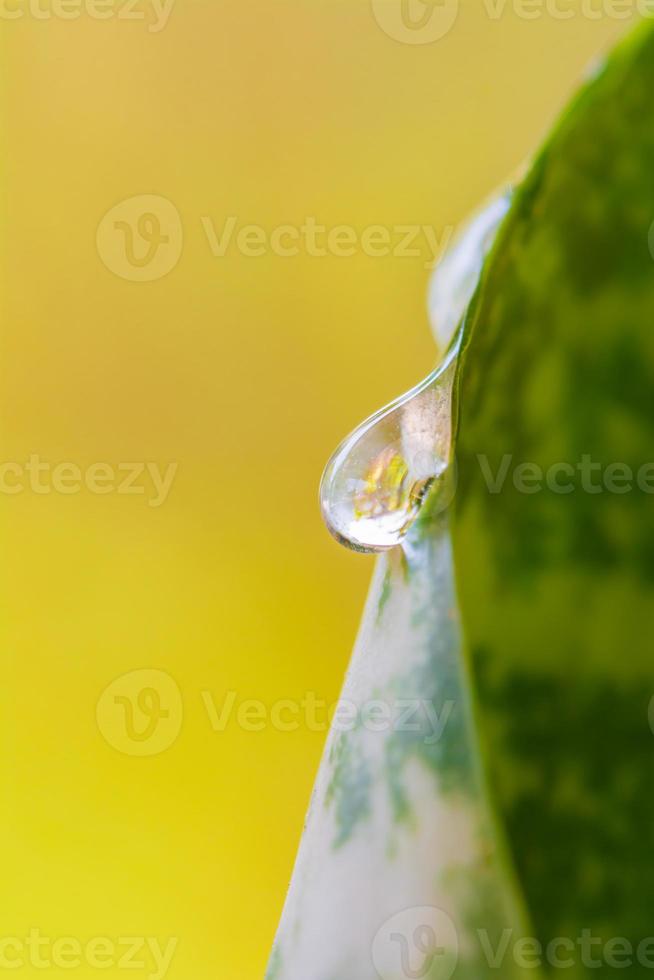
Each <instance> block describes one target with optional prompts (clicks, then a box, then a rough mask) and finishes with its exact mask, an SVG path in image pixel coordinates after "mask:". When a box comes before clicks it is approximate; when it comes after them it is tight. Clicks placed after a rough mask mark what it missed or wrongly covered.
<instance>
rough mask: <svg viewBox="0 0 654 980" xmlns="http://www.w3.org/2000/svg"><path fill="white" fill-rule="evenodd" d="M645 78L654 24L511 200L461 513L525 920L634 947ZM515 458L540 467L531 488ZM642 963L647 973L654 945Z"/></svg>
mask: <svg viewBox="0 0 654 980" xmlns="http://www.w3.org/2000/svg"><path fill="white" fill-rule="evenodd" d="M653 93H654V33H652V31H651V30H649V29H648V30H647V31H642V30H641V31H639V32H638V33H637V34H636V35H635V36H633V37H631V38H630V39H629V40H628V41H627V42H626V43H625V44H623V45H622V46H621V47H620V48H619V49H618V50H617V51H616V52H615V53H614V54H613V56H612V57H611V59H610V60H609V62H608V64H607V65H606V66H605V67H604V68H603V69H602V70H601V72H600V73H599V74H598V75H597V77H596V78H595V79H594V80H593V81H592V82H591V83H590V84H589V85H588V87H587V88H586V89H585V90H584V91H583V92H582V94H581V95H580V96H579V98H578V99H577V100H576V102H575V104H574V105H573V106H572V108H571V109H570V111H569V112H568V113H567V114H566V116H565V117H564V119H563V120H562V122H561V124H560V125H559V126H558V128H557V130H556V131H555V134H554V136H553V137H552V139H551V140H550V141H549V143H548V144H547V146H546V148H545V149H544V151H543V152H542V153H541V155H540V156H539V158H538V160H537V161H536V163H535V165H534V167H533V169H532V171H531V173H530V174H529V176H528V178H527V179H526V181H525V183H524V184H523V185H522V187H521V188H520V190H519V192H518V194H517V196H516V199H515V201H514V204H513V207H512V210H511V213H510V216H509V219H508V221H507V222H506V224H505V226H504V228H503V229H502V232H501V234H500V238H499V241H498V242H497V243H496V246H495V249H494V251H493V254H492V257H491V260H490V261H489V262H488V264H487V267H486V271H485V274H484V276H483V281H482V285H481V288H480V290H479V292H478V294H477V297H476V301H475V302H474V303H473V308H472V309H471V310H470V312H469V315H468V317H467V322H466V333H465V344H466V347H465V352H464V356H463V359H462V364H461V390H460V424H459V432H458V442H457V458H458V465H459V491H458V494H457V498H456V502H455V507H454V519H453V528H454V551H455V564H456V574H457V585H458V593H459V598H460V605H461V612H462V619H463V624H464V632H465V636H466V641H467V645H468V647H469V650H470V655H471V661H472V665H473V671H474V676H475V683H476V686H477V690H478V694H479V701H480V703H481V716H480V723H481V726H482V729H483V734H484V737H485V740H486V743H487V749H488V752H487V758H488V765H489V771H490V780H491V785H492V789H493V793H494V796H495V799H496V802H497V807H498V810H499V814H500V819H501V822H502V824H503V826H504V828H505V832H506V835H507V838H508V841H509V846H510V850H511V853H512V856H513V860H514V862H515V867H516V869H517V872H518V876H519V879H520V883H521V888H522V891H523V894H524V896H525V899H526V902H527V905H528V908H529V910H530V913H531V917H532V920H533V923H534V926H535V928H536V930H537V934H538V935H539V936H540V938H541V939H542V940H543V941H545V942H547V941H549V940H550V939H552V938H553V937H556V936H565V937H570V938H571V939H572V940H576V939H577V938H578V937H579V936H580V935H581V931H582V930H583V929H590V930H591V931H592V932H593V935H595V936H598V937H601V938H602V941H603V942H605V941H606V940H608V939H610V938H612V937H626V938H627V939H628V940H629V941H630V943H631V944H632V945H633V946H634V949H635V948H636V947H637V946H638V944H639V943H640V942H641V941H643V940H644V939H646V938H647V937H650V936H651V935H652V934H653V933H654V925H653V923H652V918H651V910H652V908H654V778H653V777H654V737H653V736H652V732H651V730H650V727H649V723H648V705H649V701H650V698H651V697H652V693H653V690H654V639H653V638H654V497H653V496H652V493H653V491H654V480H653V479H652V475H653V474H654V466H651V465H650V466H649V469H648V470H647V469H642V468H643V467H644V465H645V464H647V463H650V464H651V462H652V460H654V263H653V260H652V254H651V252H650V225H651V223H652V220H653V218H654V100H653V98H652V95H653ZM507 457H510V458H511V459H510V464H509V468H508V472H507V476H506V480H505V482H504V484H503V487H502V489H501V491H500V492H497V493H493V492H490V491H489V487H488V484H487V480H486V476H488V473H489V472H492V473H493V474H496V473H497V472H498V471H499V468H500V466H501V465H502V462H503V461H504V462H506V459H507ZM522 463H530V464H535V465H536V466H537V467H538V468H539V470H534V471H531V472H532V477H533V479H532V480H531V483H529V480H527V486H528V487H529V489H530V491H531V492H529V493H527V492H524V489H525V486H524V485H523V484H521V482H520V476H521V475H522V476H524V475H525V474H524V472H523V473H522V474H520V473H519V474H518V478H517V479H516V467H517V466H518V465H519V464H522ZM619 463H622V464H626V465H627V466H628V467H629V468H630V470H631V471H632V472H633V480H632V486H631V489H630V490H628V491H627V492H624V491H625V485H626V482H627V481H626V479H625V476H626V473H627V471H626V470H625V471H623V470H621V469H613V470H611V469H607V468H608V467H610V466H611V464H619ZM560 464H568V465H567V466H566V469H565V470H563V469H562V468H561V466H560ZM553 466H559V469H555V470H552V469H551V467H553ZM590 466H592V469H589V467H590ZM569 467H574V473H573V474H572V475H570V468H569ZM540 471H542V474H543V477H544V484H542V489H537V488H538V487H539V486H540V485H541V484H540V483H539V482H538V481H537V479H536V477H537V475H538V472H540ZM584 471H586V472H584ZM639 471H640V477H641V486H639V485H638V474H639ZM647 473H648V475H649V479H648V481H647V480H646V478H645V477H646V475H647ZM485 474H486V476H485ZM527 475H528V474H527ZM548 477H549V486H548V483H547V478H548ZM616 477H617V479H616ZM620 478H622V479H620ZM607 480H608V481H609V488H608V489H607V483H606V481H607ZM612 480H615V483H614V484H613V486H612V487H611V486H610V483H611V481H612ZM555 481H558V483H559V484H560V485H564V486H565V488H566V491H568V490H569V487H570V486H572V488H573V489H572V490H571V491H570V492H565V493H562V492H560V486H559V487H557V486H556V483H555ZM516 484H517V485H516ZM598 488H599V489H598ZM618 489H619V490H620V492H617V490H618ZM611 490H613V491H614V492H611ZM651 950H654V944H652V946H651ZM592 956H593V958H594V959H596V960H598V961H599V960H602V954H601V952H600V947H599V945H595V946H594V948H593V953H592ZM577 959H578V956H577ZM636 960H637V957H636V956H634V963H633V966H632V968H631V971H630V976H641V975H642V976H646V975H649V973H648V969H649V970H651V968H652V966H654V957H652V956H651V951H650V954H649V967H648V966H647V965H645V964H643V963H638V962H637V961H636ZM575 972H576V971H575ZM581 972H582V973H583V971H581ZM610 973H612V970H611V966H610V964H607V963H606V962H605V959H604V961H603V962H602V964H601V965H600V966H599V967H597V968H594V969H593V975H594V976H596V977H603V976H608V975H609V974H610ZM570 975H572V974H570Z"/></svg>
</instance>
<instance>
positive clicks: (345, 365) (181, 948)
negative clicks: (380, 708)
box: [0, 0, 642, 980]
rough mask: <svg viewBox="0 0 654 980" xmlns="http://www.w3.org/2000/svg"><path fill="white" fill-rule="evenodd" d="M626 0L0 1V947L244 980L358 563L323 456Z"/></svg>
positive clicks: (7, 959) (618, 24) (621, 24)
mask: <svg viewBox="0 0 654 980" xmlns="http://www.w3.org/2000/svg"><path fill="white" fill-rule="evenodd" d="M636 6H637V4H636V2H635V0H634V3H633V4H631V5H630V4H629V3H627V4H625V3H624V2H621V3H617V2H616V3H612V2H610V0H583V2H579V3H574V2H572V0H558V3H557V4H555V3H554V0H544V2H543V4H541V6H540V7H539V6H538V4H537V3H536V4H534V3H533V2H532V3H529V4H525V5H524V7H523V5H522V4H521V3H519V2H517V0H507V2H506V3H504V4H502V3H501V2H500V0H494V2H490V0H475V2H474V3H472V2H470V3H467V2H465V0H463V2H461V3H460V4H457V3H456V0H444V3H443V4H440V5H438V4H437V5H436V7H434V8H433V9H432V8H431V7H426V6H424V5H423V4H422V2H421V0H411V2H407V3H406V5H405V6H404V8H402V4H401V3H400V2H399V0H397V2H395V0H373V2H363V0H361V2H359V0H348V2H345V0H342V2H337V0H332V2H321V0H294V2H287V0H275V2H274V3H271V2H270V0H251V2H249V3H243V2H242V0H233V2H226V0H160V2H155V0H147V2H146V0H139V3H137V4H134V3H133V2H132V0H129V2H128V0H58V2H53V3H52V4H50V3H48V2H46V0H3V5H2V10H1V11H0V32H1V42H0V64H1V70H2V73H3V86H2V92H3V104H2V113H1V127H2V142H1V146H2V188H3V194H2V204H1V207H2V229H3V233H2V261H1V266H0V268H1V273H2V284H1V288H0V297H1V303H2V313H3V329H2V352H1V353H2V356H1V359H0V363H1V370H2V385H1V387H0V392H1V395H0V397H1V398H2V411H3V422H4V424H3V427H2V432H3V437H2V438H3V444H2V452H1V454H0V455H1V461H2V465H1V466H0V484H1V486H0V506H1V508H2V526H3V539H4V561H3V563H2V591H1V595H2V610H3V611H2V623H3V627H4V658H3V659H4V671H3V683H2V685H1V690H2V695H1V697H2V710H1V712H0V719H1V720H0V726H1V741H0V745H1V746H2V766H1V772H2V807H1V826H0V842H1V844H0V847H1V850H2V852H1V855H0V860H1V864H2V870H3V874H2V878H3V888H2V898H1V900H0V903H1V904H0V922H1V928H0V967H6V968H8V967H9V966H11V965H12V963H13V966H14V968H15V969H14V974H15V975H16V976H23V975H26V976H31V975H32V974H34V975H36V974H37V973H38V975H40V976H42V975H43V970H44V969H45V968H46V966H47V969H48V971H49V973H50V974H52V975H54V976H59V975H60V974H61V975H62V976H63V975H74V976H77V977H84V978H86V977H94V976H96V975H97V973H98V971H99V970H102V972H103V973H104V976H106V977H113V976H122V975H123V974H124V972H125V971H126V970H127V969H128V968H130V963H131V968H132V970H133V973H132V975H140V976H143V977H155V978H157V980H163V977H164V976H167V977H169V978H171V980H209V978H211V980H232V978H235V977H238V978H256V977H261V976H262V974H263V971H264V968H265V963H266V960H267V957H268V952H269V949H270V945H271V942H272V939H273V935H274V931H275V927H276V924H277V920H278V918H279V915H280V912H281V907H282V903H283V900H284V895H285V890H286V887H287V884H288V880H289V877H290V873H291V869H292V864H293V858H294V854H295V850H296V847H297V843H298V839H299V836H300V833H301V829H302V823H303V818H304V813H305V810H306V808H307V805H308V802H309V796H310V792H311V786H312V781H313V777H314V773H315V770H316V767H317V764H318V761H319V757H320V753H321V749H322V745H323V743H324V739H325V734H326V721H325V719H326V714H327V706H328V705H330V704H333V702H334V701H335V700H336V698H337V697H338V692H339V687H340V684H341V680H342V677H343V672H344V670H345V668H346V665H347V662H348V657H349V652H350V649H351V646H352V642H353V639H354V635H355V631H356V627H357V622H358V618H359V614H360V611H361V607H362V603H363V600H364V597H365V593H366V589H367V584H368V581H369V578H370V574H371V570H372V564H371V560H370V559H368V558H365V557H361V556H357V555H354V554H349V553H347V552H346V551H344V550H343V549H341V548H339V547H338V546H337V545H336V543H335V542H333V541H332V540H331V539H330V538H329V536H328V534H327V532H326V531H325V529H324V528H323V526H322V524H321V520H320V515H319V510H318V505H317V487H318V482H319V478H320V474H321V470H322V467H323V464H324V463H325V461H326V459H327V457H328V456H329V454H330V453H331V451H332V449H333V448H334V447H335V445H336V444H337V442H338V441H339V440H340V438H341V437H342V436H344V435H345V434H346V433H347V432H348V431H349V430H350V429H351V428H352V427H353V426H354V425H355V424H356V423H358V422H359V421H361V420H362V419H363V418H364V417H365V416H366V415H368V414H369V413H370V412H371V411H373V410H375V409H377V408H378V407H380V406H381V405H382V404H384V403H385V402H387V401H389V400H390V399H391V398H393V397H394V396H395V395H397V394H399V393H400V392H402V391H404V390H405V389H406V388H408V387H409V386H411V385H412V384H413V383H415V382H416V381H417V380H418V379H420V378H421V377H422V376H424V375H425V374H426V373H427V372H428V371H429V370H430V368H431V366H432V364H433V362H434V359H435V356H436V350H435V347H434V344H433V341H432V339H431V336H430V333H429V329H428V323H427V317H426V312H425V294H426V287H427V282H428V278H429V267H430V265H431V264H433V261H434V259H435V258H436V257H437V256H438V254H439V253H440V250H441V248H442V246H443V245H444V244H446V242H447V240H448V239H449V238H450V236H451V235H452V234H453V233H454V231H455V229H456V227H457V225H458V224H459V223H460V222H461V221H462V220H463V219H464V218H465V216H466V214H467V213H469V212H470V210H471V209H473V208H474V207H475V206H476V205H478V204H479V203H480V202H481V201H482V200H483V199H484V198H485V197H486V196H487V195H488V194H489V193H491V192H492V191H493V190H494V189H495V188H496V187H497V186H498V185H499V184H500V183H502V182H503V181H504V180H505V178H507V177H508V176H510V175H511V174H512V173H514V172H515V171H516V168H518V167H519V166H520V165H521V163H522V162H523V161H524V160H525V159H526V158H527V157H528V156H529V154H530V153H531V152H532V151H533V150H534V149H535V148H536V146H537V145H538V143H539V141H540V140H541V138H542V136H543V135H544V133H545V131H546V130H547V128H548V127H549V125H550V124H551V122H552V120H553V119H554V118H555V116H556V114H557V112H558V111H559V109H560V108H561V107H562V105H563V104H564V103H565V100H566V98H567V97H568V95H569V93H570V92H571V91H572V89H573V88H574V87H575V86H576V84H577V82H578V80H579V78H580V76H581V74H582V73H583V72H584V70H585V68H586V66H587V65H588V63H589V61H591V60H592V59H593V58H594V57H595V56H596V55H597V54H599V53H601V52H602V50H604V49H605V48H606V46H607V45H608V44H609V43H610V42H611V41H612V40H613V39H615V38H617V36H618V35H619V34H620V33H622V32H623V31H624V30H625V27H626V26H627V20H628V19H632V11H633V10H634V9H635V8H636ZM641 6H642V4H641ZM534 13H536V16H534ZM624 18H627V20H625V19H624ZM432 35H434V36H432ZM248 226H251V227H248ZM320 229H322V230H320ZM130 943H131V947H130ZM130 949H131V952H130ZM130 957H131V960H130ZM39 960H40V962H39ZM136 971H139V972H138V973H137V972H136ZM307 980H310V978H307Z"/></svg>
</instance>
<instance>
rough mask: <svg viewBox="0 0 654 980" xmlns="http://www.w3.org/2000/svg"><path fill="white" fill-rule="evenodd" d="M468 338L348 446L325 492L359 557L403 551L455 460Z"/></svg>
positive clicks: (338, 531)
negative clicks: (455, 409)
mask: <svg viewBox="0 0 654 980" xmlns="http://www.w3.org/2000/svg"><path fill="white" fill-rule="evenodd" d="M459 344H460V338H457V340H456V341H455V342H454V343H453V345H452V347H451V348H450V350H449V351H448V353H447V355H446V356H445V359H444V360H443V362H442V364H440V365H439V366H438V367H437V368H436V369H435V370H434V371H432V373H431V374H430V375H429V376H428V377H427V378H425V380H424V381H422V382H421V383H420V384H419V385H416V387H415V388H412V389H411V391H409V392H407V393H406V394H405V395H402V396H401V397H400V398H398V399H396V400H395V401H394V402H392V403H391V404H390V405H387V406H386V408H382V409H381V410H380V411H379V412H376V413H375V414H374V415H372V416H371V417H370V418H369V419H367V420H366V421H365V422H364V423H363V424H362V425H360V426H359V427H358V428H357V429H355V430H354V432H353V433H351V435H349V436H348V437H347V439H345V441H344V442H342V443H341V445H340V446H339V448H338V449H337V450H336V452H335V453H334V455H333V456H332V458H331V459H330V461H329V463H328V464H327V468H326V469H325V472H324V475H323V478H322V483H321V487H320V500H321V506H322V512H323V517H324V519H325V522H326V524H327V527H328V528H329V530H330V531H331V533H332V534H333V535H334V537H335V538H336V539H337V540H338V541H340V542H341V544H344V545H346V546H347V547H349V548H353V549H354V550H355V551H364V552H374V551H386V550H388V549H389V548H393V547H395V545H398V544H399V543H400V542H401V541H402V539H403V537H404V536H405V535H406V533H407V531H408V530H409V528H410V527H411V525H412V524H413V523H414V521H415V520H416V518H417V517H418V514H419V513H420V509H421V507H422V504H423V502H424V500H425V499H426V497H427V495H428V494H432V493H433V492H436V490H437V487H439V486H440V487H442V488H443V490H445V487H446V486H447V476H448V468H449V466H450V463H451V460H452V448H453V447H452V443H453V431H452V429H453V424H452V390H453V385H454V378H455V373H456V362H457V355H458V351H459Z"/></svg>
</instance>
